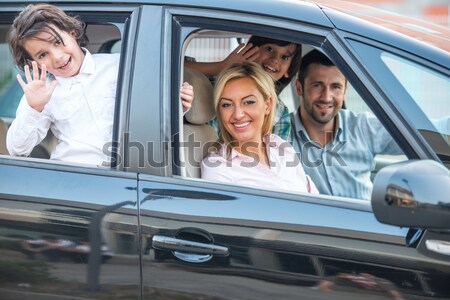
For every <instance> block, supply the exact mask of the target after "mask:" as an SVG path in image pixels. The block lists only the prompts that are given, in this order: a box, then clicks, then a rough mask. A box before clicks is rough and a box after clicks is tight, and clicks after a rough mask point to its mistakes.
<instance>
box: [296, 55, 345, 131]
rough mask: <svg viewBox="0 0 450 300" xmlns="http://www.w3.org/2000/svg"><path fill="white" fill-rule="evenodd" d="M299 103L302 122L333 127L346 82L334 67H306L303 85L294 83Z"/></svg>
mask: <svg viewBox="0 0 450 300" xmlns="http://www.w3.org/2000/svg"><path fill="white" fill-rule="evenodd" d="M295 84H296V87H297V94H298V95H299V96H303V99H302V101H301V116H302V121H303V122H307V123H311V122H313V123H315V124H316V125H317V124H320V125H333V121H334V117H336V115H337V114H338V112H339V110H340V109H341V107H342V103H343V101H344V98H345V90H346V87H347V81H346V79H345V77H344V75H343V74H342V73H341V72H340V71H339V69H338V68H337V67H335V66H324V65H320V64H317V63H313V64H311V65H309V66H308V69H307V76H306V77H305V83H304V86H303V87H302V86H301V84H300V81H298V80H297V81H296V82H295Z"/></svg>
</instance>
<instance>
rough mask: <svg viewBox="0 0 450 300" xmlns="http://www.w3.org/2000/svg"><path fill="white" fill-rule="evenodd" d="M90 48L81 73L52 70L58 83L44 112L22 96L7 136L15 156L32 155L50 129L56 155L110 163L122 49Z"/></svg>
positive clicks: (55, 157) (8, 145)
mask: <svg viewBox="0 0 450 300" xmlns="http://www.w3.org/2000/svg"><path fill="white" fill-rule="evenodd" d="M83 50H84V51H85V54H86V55H85V58H84V61H83V64H82V66H81V69H80V72H79V74H78V75H77V76H73V77H68V78H65V77H60V76H53V75H50V76H49V77H48V79H47V84H48V83H49V82H50V81H51V80H55V79H56V80H57V81H58V84H57V86H56V88H55V91H54V92H53V94H52V97H51V99H50V101H49V102H48V103H47V104H46V105H45V107H44V109H43V110H42V112H38V111H36V110H34V109H33V108H31V107H30V106H29V105H28V102H27V100H26V98H25V95H24V96H23V97H22V99H21V101H20V104H19V107H18V109H17V113H16V119H15V120H14V121H13V123H12V124H11V126H10V128H9V130H8V135H7V148H8V151H9V153H10V154H11V155H17V156H28V155H29V154H30V153H31V151H32V150H33V148H34V147H35V146H36V145H37V144H39V143H40V142H41V141H42V140H43V139H44V138H45V136H46V134H47V131H48V129H51V130H52V132H53V134H54V135H55V137H56V138H57V141H58V143H57V146H56V148H55V150H54V151H53V152H52V154H51V157H50V158H51V159H55V160H61V161H67V162H77V163H87V164H93V165H98V166H100V165H105V164H106V165H107V163H109V161H110V157H109V155H107V154H108V151H111V149H109V150H108V149H107V148H104V147H108V146H110V143H111V141H112V130H113V120H114V107H115V96H116V88H117V77H118V69H119V54H94V55H92V54H91V53H89V51H88V50H87V49H83Z"/></svg>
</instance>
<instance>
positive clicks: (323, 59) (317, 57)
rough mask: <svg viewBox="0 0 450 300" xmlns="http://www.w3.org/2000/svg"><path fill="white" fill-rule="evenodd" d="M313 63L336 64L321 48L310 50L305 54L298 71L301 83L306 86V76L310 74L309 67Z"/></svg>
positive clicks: (328, 65)
mask: <svg viewBox="0 0 450 300" xmlns="http://www.w3.org/2000/svg"><path fill="white" fill-rule="evenodd" d="M311 64H319V65H323V66H327V67H330V66H334V65H335V64H334V63H333V62H332V61H331V60H330V59H329V58H328V56H326V55H325V54H323V53H322V52H320V51H319V50H316V49H313V50H312V51H310V52H308V53H307V54H306V55H305V56H303V58H302V61H301V63H300V70H299V72H298V77H297V79H298V80H299V81H300V83H301V85H302V86H304V84H305V78H306V77H307V76H308V67H309V65H311Z"/></svg>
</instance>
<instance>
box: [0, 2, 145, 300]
mask: <svg viewBox="0 0 450 300" xmlns="http://www.w3.org/2000/svg"><path fill="white" fill-rule="evenodd" d="M61 8H62V9H63V10H65V11H67V12H68V13H71V14H75V15H79V16H80V17H81V19H82V20H83V21H85V22H86V23H87V24H88V27H89V29H88V33H91V36H90V37H91V44H89V45H88V47H89V48H90V49H91V51H92V52H93V53H95V52H97V51H98V49H100V48H101V45H102V44H103V43H104V42H108V41H109V40H111V39H113V40H114V39H119V40H120V39H122V37H124V38H123V39H122V41H125V42H124V43H123V44H124V47H123V48H122V51H121V53H122V64H123V66H121V70H126V68H129V65H130V64H131V62H132V56H130V55H129V54H128V53H130V52H132V48H130V49H128V48H127V45H128V44H131V45H132V44H133V43H132V42H130V40H127V36H128V35H127V34H126V31H127V26H128V25H127V24H130V23H133V21H132V20H133V18H134V17H133V16H135V15H136V13H135V14H133V13H134V12H136V11H138V10H139V8H138V7H129V6H111V5H101V6H100V5H91V6H87V5H76V4H74V3H72V4H71V5H63V6H61ZM20 9H21V5H18V4H17V5H9V6H8V8H4V7H2V9H1V11H2V12H1V13H0V20H1V21H0V22H1V24H2V26H3V25H4V26H3V27H2V29H3V28H4V27H6V26H8V24H11V22H12V20H13V18H14V17H15V15H16V14H17V13H18V12H19V11H20ZM100 16H101V17H100ZM130 26H133V25H132V24H131V25H130ZM91 29H92V30H91ZM94 29H95V30H94ZM2 37H4V35H2ZM131 38H133V37H131ZM95 49H97V50H95ZM11 72H12V71H11ZM14 72H15V71H14ZM119 77H120V78H119V86H118V88H117V90H118V97H117V105H116V107H117V108H116V117H117V118H116V119H117V120H119V119H120V120H122V121H123V120H125V119H126V118H127V115H126V110H124V109H122V107H126V106H127V105H128V104H127V103H128V100H127V99H128V97H127V96H126V95H127V92H128V90H127V89H126V88H123V86H125V87H126V86H128V83H127V82H128V80H129V78H127V76H126V75H123V76H122V75H120V76H119ZM20 97H21V95H20ZM19 99H20V98H19ZM2 100H5V101H7V100H10V99H2ZM12 100H14V99H12ZM17 103H18V102H16V104H17ZM124 111H125V112H124ZM2 116H3V115H2ZM5 120H6V121H8V122H10V121H12V120H10V119H5ZM124 123H126V122H125V121H124ZM121 124H122V123H121V122H119V121H117V122H116V124H115V135H116V136H118V135H119V131H120V132H121V130H122V129H121V128H122V125H121ZM107 146H108V145H107ZM109 146H111V145H109ZM121 156H122V154H119V153H116V154H115V156H114V159H118V157H121ZM136 201H137V173H133V172H125V171H124V169H123V168H120V167H112V168H106V167H101V166H99V167H96V166H90V165H83V164H70V163H62V162H57V161H52V160H48V159H39V158H32V157H12V156H8V155H1V156H0V253H1V255H0V256H1V258H0V274H1V275H0V290H1V294H2V296H0V298H2V299H19V298H20V299H23V298H30V299H49V298H66V297H71V298H72V297H75V298H78V297H79V298H89V299H119V298H123V297H128V298H131V299H139V298H140V297H141V285H140V282H141V277H140V256H139V254H140V253H139V235H138V231H139V230H138V211H137V207H138V205H137V202H136ZM124 295H125V296H124Z"/></svg>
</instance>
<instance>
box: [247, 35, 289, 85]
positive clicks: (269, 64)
mask: <svg viewBox="0 0 450 300" xmlns="http://www.w3.org/2000/svg"><path fill="white" fill-rule="evenodd" d="M296 47H297V46H296V45H295V44H289V45H286V46H278V45H276V44H264V45H261V46H260V47H259V56H258V58H257V59H256V60H255V62H257V63H258V64H260V65H261V66H262V67H263V69H264V71H266V72H267V73H269V75H270V76H271V77H272V78H273V80H275V81H277V80H280V79H281V78H282V77H283V76H287V72H288V69H289V66H290V65H291V61H292V57H293V55H294V53H295V50H296Z"/></svg>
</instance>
